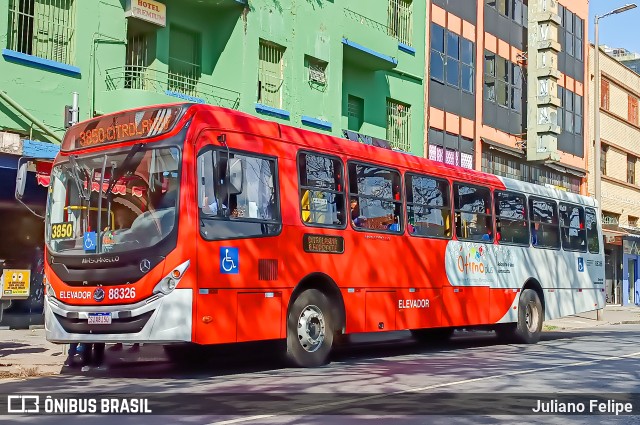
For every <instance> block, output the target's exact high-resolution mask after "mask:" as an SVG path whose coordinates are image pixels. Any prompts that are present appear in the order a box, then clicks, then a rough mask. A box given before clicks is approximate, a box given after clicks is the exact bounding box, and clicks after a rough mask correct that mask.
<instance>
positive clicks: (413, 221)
mask: <svg viewBox="0 0 640 425" xmlns="http://www.w3.org/2000/svg"><path fill="white" fill-rule="evenodd" d="M405 182H406V183H405V187H406V197H407V215H408V217H409V224H410V226H411V227H410V228H409V230H410V233H411V234H412V235H414V236H426V237H434V238H450V237H451V201H450V195H449V183H448V182H447V181H446V180H441V179H437V178H434V177H431V176H423V175H414V174H408V175H406V177H405Z"/></svg>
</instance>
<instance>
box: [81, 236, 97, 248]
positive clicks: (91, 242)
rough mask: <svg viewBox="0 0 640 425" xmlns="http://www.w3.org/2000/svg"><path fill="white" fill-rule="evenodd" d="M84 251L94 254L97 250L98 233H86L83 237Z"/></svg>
mask: <svg viewBox="0 0 640 425" xmlns="http://www.w3.org/2000/svg"><path fill="white" fill-rule="evenodd" d="M83 246H84V250H85V251H87V252H92V251H95V250H96V232H85V234H84V237H83Z"/></svg>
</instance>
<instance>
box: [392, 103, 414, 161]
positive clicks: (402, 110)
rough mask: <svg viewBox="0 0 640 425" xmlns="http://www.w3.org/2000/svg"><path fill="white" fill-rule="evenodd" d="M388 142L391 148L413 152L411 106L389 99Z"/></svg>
mask: <svg viewBox="0 0 640 425" xmlns="http://www.w3.org/2000/svg"><path fill="white" fill-rule="evenodd" d="M387 140H388V141H389V142H390V143H391V146H392V147H394V148H396V149H400V150H403V151H405V152H409V151H410V150H411V106H410V105H406V104H404V103H400V102H396V101H394V100H391V99H387Z"/></svg>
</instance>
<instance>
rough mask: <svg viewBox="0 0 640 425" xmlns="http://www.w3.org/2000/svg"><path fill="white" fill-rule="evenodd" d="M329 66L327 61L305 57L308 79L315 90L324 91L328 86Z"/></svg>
mask: <svg viewBox="0 0 640 425" xmlns="http://www.w3.org/2000/svg"><path fill="white" fill-rule="evenodd" d="M327 65H328V63H327V62H325V61H321V60H320V59H316V58H313V57H311V56H305V66H306V68H307V78H308V79H309V85H310V86H311V87H313V88H317V89H320V90H324V89H325V88H326V86H327Z"/></svg>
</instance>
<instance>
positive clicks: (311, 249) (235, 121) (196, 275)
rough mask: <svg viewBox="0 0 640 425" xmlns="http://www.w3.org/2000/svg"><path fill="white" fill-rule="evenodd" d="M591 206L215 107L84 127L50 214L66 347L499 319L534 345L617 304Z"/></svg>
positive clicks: (304, 360)
mask: <svg viewBox="0 0 640 425" xmlns="http://www.w3.org/2000/svg"><path fill="white" fill-rule="evenodd" d="M600 227H601V226H600V219H599V214H598V206H597V205H596V204H595V202H594V200H593V199H592V198H588V197H584V196H579V195H575V194H571V193H566V192H563V191H559V190H555V189H550V188H546V187H543V186H539V185H534V184H528V183H524V182H521V181H516V180H511V179H506V178H500V177H496V176H494V175H490V174H485V173H481V172H477V171H472V170H467V169H463V168H460V167H454V166H449V165H445V164H441V163H437V162H433V161H430V160H427V159H424V158H419V157H417V156H414V155H410V154H407V153H402V152H396V151H394V150H391V149H385V148H382V147H376V146H371V145H367V144H363V143H357V142H353V141H349V140H344V139H339V138H336V137H332V136H328V135H324V134H318V133H315V132H311V131H305V130H302V129H297V128H293V127H289V126H286V125H281V124H278V123H275V122H269V121H264V120H261V119H258V118H255V117H253V116H250V115H247V114H244V113H240V112H237V111H232V110H227V109H222V108H218V107H212V106H208V105H192V104H184V105H160V106H155V107H149V108H143V109H135V110H129V111H124V112H119V113H114V114H110V115H104V116H101V117H98V118H95V119H91V120H88V121H85V122H82V123H80V124H78V125H75V126H74V127H72V128H70V129H69V130H68V131H67V133H66V135H65V137H64V141H63V143H62V146H61V151H60V154H59V155H58V157H57V158H56V160H55V163H54V165H53V168H52V173H51V183H50V186H49V196H48V205H47V213H46V279H47V284H46V302H45V309H46V320H45V322H46V335H47V339H48V340H49V341H53V342H58V343H68V342H142V343H160V344H166V345H170V344H173V343H184V342H188V343H195V344H202V345H209V344H222V343H235V342H245V341H259V340H276V339H280V340H286V354H287V356H288V358H289V360H290V361H291V362H292V363H293V364H294V365H298V366H315V365H320V364H323V363H325V362H326V361H327V359H328V355H329V352H330V351H331V348H332V345H333V343H334V340H335V337H336V335H341V334H353V333H360V332H381V331H396V330H407V329H409V330H411V331H412V333H413V335H414V336H415V337H416V338H417V339H424V340H429V339H430V338H442V337H447V336H449V335H451V333H452V332H453V330H454V329H455V328H461V327H467V328H468V327H473V326H483V327H489V328H492V329H495V330H496V331H497V332H498V334H500V335H502V336H505V337H510V338H512V339H517V340H520V341H522V342H526V343H535V342H537V340H538V339H539V337H540V332H541V328H542V323H543V321H544V320H545V319H553V318H557V317H561V316H565V315H571V314H575V313H579V312H584V311H590V310H595V309H600V308H603V307H604V303H605V298H604V297H605V293H604V266H603V263H604V252H603V244H602V232H601V230H600Z"/></svg>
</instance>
